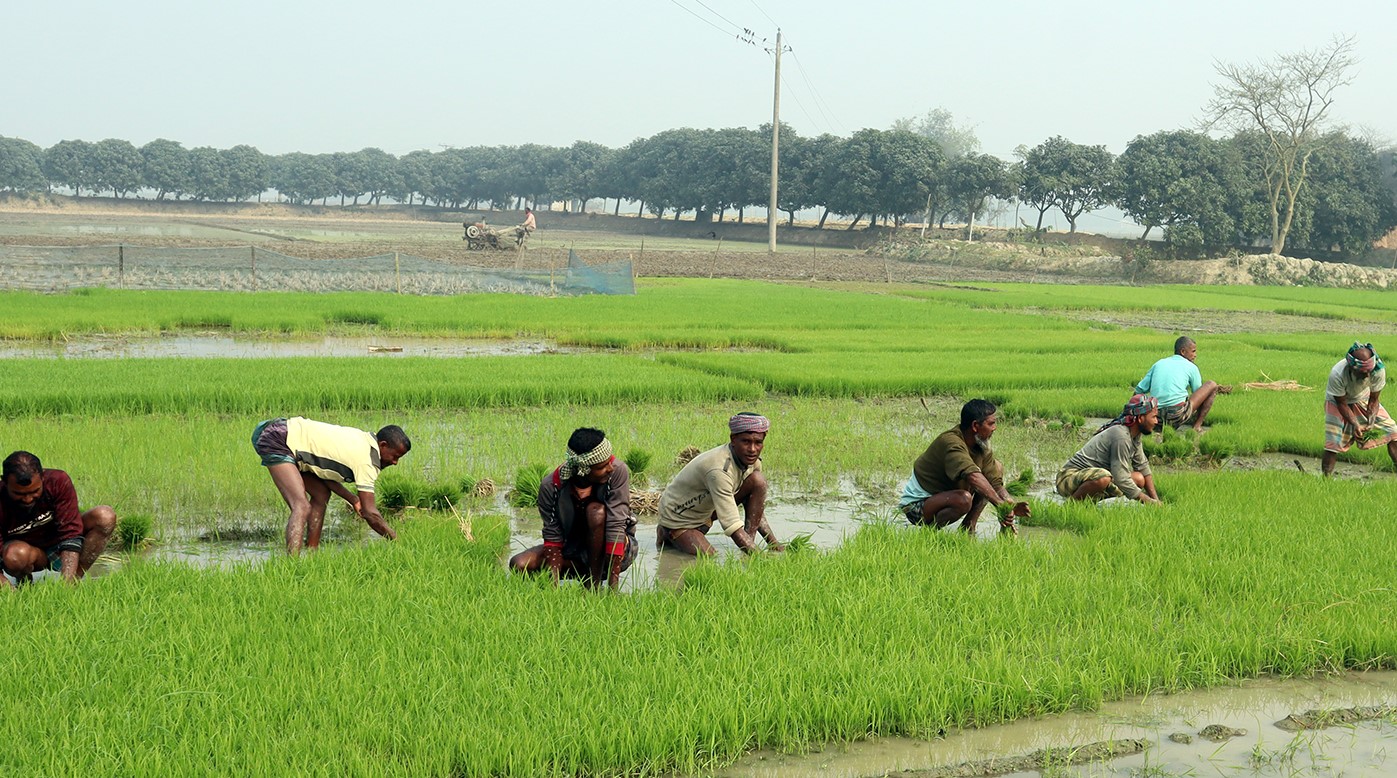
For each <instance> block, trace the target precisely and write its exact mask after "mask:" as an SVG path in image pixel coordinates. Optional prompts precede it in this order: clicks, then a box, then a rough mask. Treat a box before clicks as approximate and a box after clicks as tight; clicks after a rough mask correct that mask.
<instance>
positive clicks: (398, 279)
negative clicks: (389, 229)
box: [393, 251, 403, 294]
mask: <svg viewBox="0 0 1397 778" xmlns="http://www.w3.org/2000/svg"><path fill="white" fill-rule="evenodd" d="M393 283H394V285H395V286H397V287H398V294H402V293H403V269H402V265H401V263H400V262H399V260H398V252H396V251H395V252H393Z"/></svg>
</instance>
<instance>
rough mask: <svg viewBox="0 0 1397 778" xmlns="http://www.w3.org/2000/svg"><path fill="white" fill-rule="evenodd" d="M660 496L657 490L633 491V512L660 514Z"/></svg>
mask: <svg viewBox="0 0 1397 778" xmlns="http://www.w3.org/2000/svg"><path fill="white" fill-rule="evenodd" d="M660 494H662V493H661V492H660V491H659V490H657V489H632V490H631V512H632V513H639V514H652V513H659V512H660Z"/></svg>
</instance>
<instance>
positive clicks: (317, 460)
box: [252, 416, 412, 556]
mask: <svg viewBox="0 0 1397 778" xmlns="http://www.w3.org/2000/svg"><path fill="white" fill-rule="evenodd" d="M252 448H253V450H254V451H256V452H257V454H258V455H259V456H260V457H261V458H262V464H263V466H265V467H266V468H267V472H269V473H270V474H271V476H272V483H274V484H276V488H277V491H279V492H281V497H282V499H283V500H285V501H286V505H287V507H288V508H290V509H291V517H290V518H289V519H288V520H287V522H286V553H288V554H291V555H292V556H295V555H296V554H298V553H300V551H301V547H302V546H303V545H304V546H305V547H307V548H316V547H318V546H319V545H320V531H321V528H322V527H323V526H324V523H325V508H326V506H327V505H329V502H330V493H331V492H334V493H335V494H338V495H339V496H340V497H342V498H344V501H345V502H347V503H349V504H350V505H352V506H354V512H355V513H357V514H359V516H360V517H362V518H363V519H364V521H365V522H367V523H368V525H369V527H370V528H371V529H373V531H374V532H377V533H378V534H380V535H382V536H383V537H385V538H388V539H389V540H395V539H396V538H397V537H398V533H396V532H394V531H393V528H392V527H390V526H388V522H386V521H384V520H383V515H382V514H381V513H379V512H378V507H377V506H376V505H375V504H374V482H375V481H377V480H378V474H379V473H380V472H382V470H383V468H385V467H391V466H392V465H395V464H397V462H398V460H399V459H401V458H402V457H403V455H404V454H406V453H407V452H408V451H410V450H412V441H410V440H408V437H407V435H406V434H405V433H404V432H403V429H402V427H399V426H398V425H396V424H390V425H388V426H386V427H384V428H383V429H381V430H379V431H378V434H377V435H372V434H370V433H368V432H365V431H363V430H359V429H354V428H353V427H339V426H336V425H334V424H326V423H324V422H319V421H311V420H310V419H303V418H301V417H299V416H294V417H292V418H289V419H269V420H267V421H264V422H262V423H261V424H258V425H257V428H256V429H254V430H253V431H252ZM346 484H353V485H354V491H352V492H351V491H350V490H349V488H348V487H347V486H346Z"/></svg>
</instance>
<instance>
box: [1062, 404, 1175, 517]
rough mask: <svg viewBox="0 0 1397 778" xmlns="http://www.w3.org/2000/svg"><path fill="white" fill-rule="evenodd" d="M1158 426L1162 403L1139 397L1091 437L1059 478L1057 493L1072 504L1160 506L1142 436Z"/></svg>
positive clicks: (1063, 468) (1070, 460) (1074, 455)
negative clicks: (1110, 500) (1124, 501)
mask: <svg viewBox="0 0 1397 778" xmlns="http://www.w3.org/2000/svg"><path fill="white" fill-rule="evenodd" d="M1158 426H1159V403H1158V402H1157V401H1156V400H1155V398H1153V397H1151V396H1149V395H1147V394H1137V395H1135V396H1134V397H1131V398H1130V402H1128V403H1126V404H1125V408H1124V409H1123V410H1122V411H1121V414H1120V415H1119V416H1117V417H1116V418H1115V419H1113V420H1112V421H1110V422H1109V423H1107V424H1106V425H1105V426H1103V427H1101V429H1098V430H1097V431H1096V434H1095V435H1092V436H1091V440H1088V441H1087V443H1086V445H1085V446H1082V448H1081V450H1079V451H1078V452H1077V453H1075V454H1073V455H1072V458H1071V459H1069V460H1067V464H1066V465H1063V467H1062V469H1061V470H1059V471H1058V474H1057V493H1058V494H1060V495H1062V496H1063V497H1066V498H1068V499H1071V500H1087V499H1091V500H1101V499H1105V498H1107V497H1129V498H1130V499H1132V500H1139V501H1140V502H1144V503H1157V502H1159V493H1158V492H1156V491H1155V488H1154V474H1153V473H1152V472H1151V471H1150V461H1149V460H1148V459H1146V458H1145V447H1144V443H1143V442H1142V440H1141V436H1142V435H1150V434H1153V433H1154V431H1155V428H1156V427H1158Z"/></svg>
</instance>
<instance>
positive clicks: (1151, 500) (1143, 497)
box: [1140, 492, 1160, 505]
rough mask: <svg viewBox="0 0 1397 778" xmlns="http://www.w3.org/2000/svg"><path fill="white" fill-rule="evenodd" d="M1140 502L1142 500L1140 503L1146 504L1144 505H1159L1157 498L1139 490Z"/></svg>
mask: <svg viewBox="0 0 1397 778" xmlns="http://www.w3.org/2000/svg"><path fill="white" fill-rule="evenodd" d="M1140 502H1142V503H1144V504H1146V505H1159V504H1160V501H1159V500H1156V499H1155V498H1153V497H1151V496H1149V495H1148V494H1145V493H1144V492H1140Z"/></svg>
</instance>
